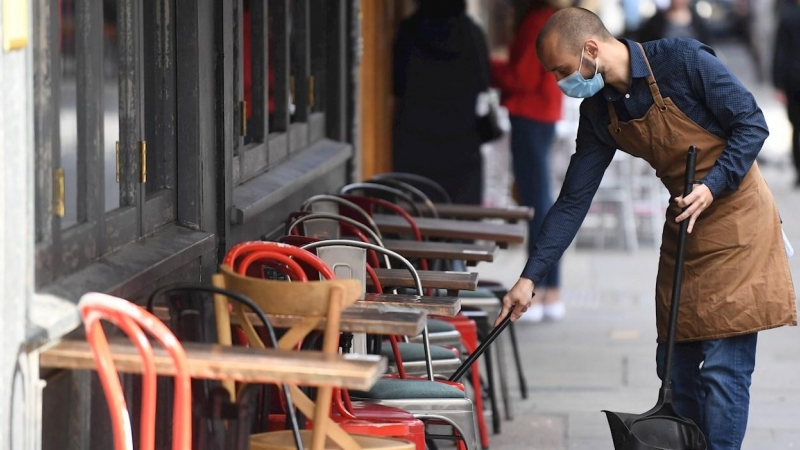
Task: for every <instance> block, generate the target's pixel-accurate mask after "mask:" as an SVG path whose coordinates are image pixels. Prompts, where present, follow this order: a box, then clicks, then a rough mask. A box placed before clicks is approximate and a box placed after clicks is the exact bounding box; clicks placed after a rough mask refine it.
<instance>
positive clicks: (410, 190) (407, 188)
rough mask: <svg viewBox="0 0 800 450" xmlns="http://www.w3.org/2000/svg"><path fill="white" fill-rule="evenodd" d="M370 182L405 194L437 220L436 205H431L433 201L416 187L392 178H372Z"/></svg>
mask: <svg viewBox="0 0 800 450" xmlns="http://www.w3.org/2000/svg"><path fill="white" fill-rule="evenodd" d="M370 182H371V183H377V184H383V185H386V186H391V187H393V188H396V189H399V190H400V191H403V192H405V193H406V194H408V195H410V196H411V197H412V198H416V199H418V200H419V201H420V202H421V203H422V204H423V205H425V208H426V209H427V210H428V211H429V212H430V215H431V217H433V218H436V219H438V218H439V211H438V210H437V209H436V205H435V204H434V203H433V200H431V198H430V197H429V196H428V194H426V193H424V192H422V190H420V189H418V188H417V187H415V186H412V185H411V184H408V183H406V182H405V181H401V180H398V179H394V178H377V179H376V178H373V179H372V180H370Z"/></svg>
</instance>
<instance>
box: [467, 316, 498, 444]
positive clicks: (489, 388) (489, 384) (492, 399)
mask: <svg viewBox="0 0 800 450" xmlns="http://www.w3.org/2000/svg"><path fill="white" fill-rule="evenodd" d="M473 320H474V321H475V323H476V324H477V326H478V339H479V340H483V339H484V338H485V337H486V336H488V335H489V333H490V332H491V331H492V324H491V322H490V321H489V316H488V315H485V316H478V317H473ZM483 360H484V363H485V364H486V392H487V393H488V395H489V405H490V407H491V409H492V432H493V433H494V434H500V411H499V409H498V406H497V394H496V392H495V379H494V362H493V360H492V351H491V350H489V351H487V352H486V353H484V354H483Z"/></svg>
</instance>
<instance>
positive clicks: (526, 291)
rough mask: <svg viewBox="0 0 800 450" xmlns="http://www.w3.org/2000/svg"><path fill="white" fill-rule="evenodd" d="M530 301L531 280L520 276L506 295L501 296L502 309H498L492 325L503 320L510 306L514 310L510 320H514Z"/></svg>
mask: <svg viewBox="0 0 800 450" xmlns="http://www.w3.org/2000/svg"><path fill="white" fill-rule="evenodd" d="M531 302H533V281H531V280H529V279H527V278H520V279H519V281H517V283H516V284H515V285H514V287H512V288H511V290H510V291H508V293H507V294H506V296H505V297H503V310H502V311H500V315H499V316H497V320H495V321H494V326H497V325H499V324H500V322H502V321H503V319H504V318H505V317H506V315H508V312H509V311H510V310H511V308H512V307H513V308H514V312H513V313H512V314H511V321H512V322H516V321H517V319H519V317H520V316H521V315H522V314H523V313H524V312H525V311H527V310H528V307H529V306H531Z"/></svg>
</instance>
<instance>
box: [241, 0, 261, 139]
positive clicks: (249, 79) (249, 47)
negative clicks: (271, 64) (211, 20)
mask: <svg viewBox="0 0 800 450" xmlns="http://www.w3.org/2000/svg"><path fill="white" fill-rule="evenodd" d="M242 3H243V6H244V10H243V11H242V27H241V30H242V78H243V80H244V96H243V98H244V101H245V102H247V110H246V117H245V121H246V122H247V134H245V136H244V143H245V144H249V143H250V141H251V140H252V139H253V111H254V108H255V105H254V104H253V83H254V82H256V83H257V82H258V81H257V80H254V79H253V53H254V50H255V49H254V48H253V20H252V19H253V18H252V14H251V10H250V1H249V0H244V1H243V2H242Z"/></svg>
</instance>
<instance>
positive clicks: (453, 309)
mask: <svg viewBox="0 0 800 450" xmlns="http://www.w3.org/2000/svg"><path fill="white" fill-rule="evenodd" d="M371 304H379V305H382V306H388V307H392V308H399V309H410V310H422V311H425V312H427V313H428V314H430V315H433V316H444V317H454V316H455V315H456V314H458V312H459V311H461V299H460V298H458V297H428V296H420V295H404V294H366V295H365V296H364V298H363V299H362V300H361V301H359V302H358V303H356V305H364V306H367V305H371ZM406 336H411V335H409V334H406Z"/></svg>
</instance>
